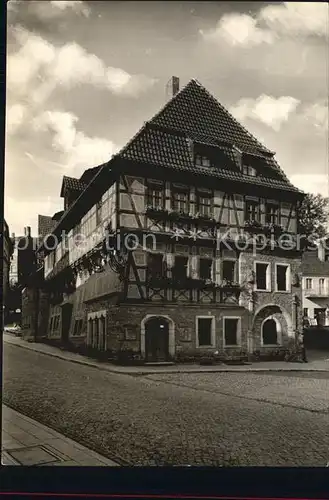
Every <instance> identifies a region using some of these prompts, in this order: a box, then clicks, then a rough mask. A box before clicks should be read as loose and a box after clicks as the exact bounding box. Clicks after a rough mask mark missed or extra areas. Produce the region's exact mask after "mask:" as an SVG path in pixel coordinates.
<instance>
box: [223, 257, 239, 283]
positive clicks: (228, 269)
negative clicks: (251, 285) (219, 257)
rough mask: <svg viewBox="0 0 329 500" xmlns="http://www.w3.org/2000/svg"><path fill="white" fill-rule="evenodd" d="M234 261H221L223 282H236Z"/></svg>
mask: <svg viewBox="0 0 329 500" xmlns="http://www.w3.org/2000/svg"><path fill="white" fill-rule="evenodd" d="M236 269H237V266H236V260H223V264H222V270H223V272H222V277H223V280H224V281H228V282H234V281H236Z"/></svg>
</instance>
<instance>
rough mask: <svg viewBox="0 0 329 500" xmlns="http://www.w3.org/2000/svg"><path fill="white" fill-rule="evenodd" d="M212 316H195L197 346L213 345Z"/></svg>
mask: <svg viewBox="0 0 329 500" xmlns="http://www.w3.org/2000/svg"><path fill="white" fill-rule="evenodd" d="M214 341H215V339H214V318H213V317H209V318H202V317H198V318H197V343H198V346H199V347H207V346H213V345H214Z"/></svg>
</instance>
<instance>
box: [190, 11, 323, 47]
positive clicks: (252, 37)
mask: <svg viewBox="0 0 329 500" xmlns="http://www.w3.org/2000/svg"><path fill="white" fill-rule="evenodd" d="M328 19H329V7H328V5H327V3H326V2H323V3H321V2H296V3H293V2H284V3H283V4H279V5H268V6H266V7H264V8H262V9H261V10H260V11H259V13H258V14H257V15H256V16H255V17H252V16H250V15H247V14H235V13H234V14H225V15H224V16H223V17H222V18H221V19H220V20H219V21H218V23H217V26H216V28H215V29H214V30H209V31H207V32H204V31H202V30H200V34H201V35H202V36H203V38H204V39H205V40H208V41H214V42H218V43H222V42H223V41H224V42H226V43H228V44H229V45H233V46H244V47H251V46H255V45H260V44H262V43H267V44H273V43H275V42H276V41H277V40H279V39H280V37H296V36H297V37H307V36H310V35H316V36H321V37H325V38H329V21H328Z"/></svg>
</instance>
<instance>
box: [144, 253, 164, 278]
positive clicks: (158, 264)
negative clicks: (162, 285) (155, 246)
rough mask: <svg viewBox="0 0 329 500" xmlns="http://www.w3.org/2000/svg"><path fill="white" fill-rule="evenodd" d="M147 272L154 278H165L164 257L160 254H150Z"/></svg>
mask: <svg viewBox="0 0 329 500" xmlns="http://www.w3.org/2000/svg"><path fill="white" fill-rule="evenodd" d="M147 272H148V274H149V276H150V277H152V278H162V277H163V276H164V262H163V255H162V254H160V253H149V254H148V256H147Z"/></svg>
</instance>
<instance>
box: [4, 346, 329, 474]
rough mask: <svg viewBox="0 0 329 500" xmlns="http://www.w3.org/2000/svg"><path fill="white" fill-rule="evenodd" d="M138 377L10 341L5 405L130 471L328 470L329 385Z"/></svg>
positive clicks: (281, 379) (277, 379) (320, 380)
mask: <svg viewBox="0 0 329 500" xmlns="http://www.w3.org/2000/svg"><path fill="white" fill-rule="evenodd" d="M309 375H310V376H307V375H305V374H304V375H303V376H300V374H296V376H295V374H292V373H291V374H287V375H285V374H283V373H282V372H281V373H280V376H276V375H272V374H250V373H249V374H248V373H212V374H205V373H203V374H201V373H200V374H163V375H149V376H143V377H133V376H129V375H121V374H116V373H109V372H105V371H104V372H103V371H100V370H97V369H95V368H92V367H87V366H82V365H78V364H75V363H71V362H68V361H64V360H61V359H57V358H52V357H49V356H45V355H43V354H40V353H36V352H33V351H29V350H27V349H22V348H20V347H16V346H12V345H8V344H4V391H3V402H4V403H5V404H8V405H9V406H11V407H12V408H14V409H16V410H18V411H21V412H22V413H24V414H26V415H29V416H30V417H32V418H35V419H36V420H38V421H40V422H42V423H44V424H45V425H48V426H50V427H52V428H54V429H56V430H57V431H59V432H62V433H63V434H65V435H66V436H68V437H71V438H73V439H75V440H77V441H78V442H80V443H81V444H83V445H85V446H87V447H90V448H92V449H94V450H95V451H97V452H99V453H101V454H103V455H105V456H107V457H108V458H113V459H116V460H120V459H121V461H122V463H126V464H130V465H186V464H190V465H212V466H222V465H223V466H225V465H239V466H244V465H247V466H257V465H262V466H279V465H280V466H283V465H284V466H324V465H326V463H327V462H328V461H329V379H328V377H327V378H324V377H323V376H322V375H321V376H319V377H317V376H316V375H315V374H314V373H310V374H309Z"/></svg>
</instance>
